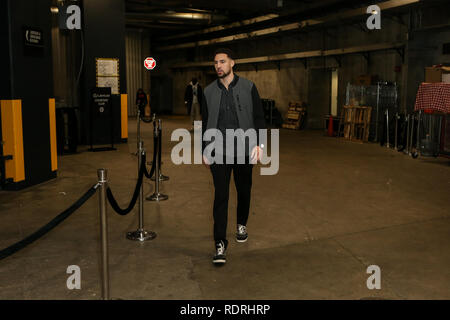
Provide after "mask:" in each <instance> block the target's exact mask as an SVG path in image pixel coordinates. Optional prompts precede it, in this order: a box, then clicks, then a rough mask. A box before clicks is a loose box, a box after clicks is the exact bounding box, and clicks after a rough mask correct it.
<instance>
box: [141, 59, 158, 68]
mask: <svg viewBox="0 0 450 320" xmlns="http://www.w3.org/2000/svg"><path fill="white" fill-rule="evenodd" d="M144 67H145V68H146V69H147V70H153V69H155V67H156V60H155V59H153V58H152V57H148V58H146V59H145V60H144Z"/></svg>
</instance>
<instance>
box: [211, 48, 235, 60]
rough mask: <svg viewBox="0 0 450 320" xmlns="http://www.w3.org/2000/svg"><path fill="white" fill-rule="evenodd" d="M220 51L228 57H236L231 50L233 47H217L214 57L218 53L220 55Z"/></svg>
mask: <svg viewBox="0 0 450 320" xmlns="http://www.w3.org/2000/svg"><path fill="white" fill-rule="evenodd" d="M219 53H225V54H226V55H227V56H228V58H230V59H233V57H234V54H233V51H231V49H228V48H219V49H217V50H216V51H215V52H214V57H215V56H216V55H218V54H219Z"/></svg>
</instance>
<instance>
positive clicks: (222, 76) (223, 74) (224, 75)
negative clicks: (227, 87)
mask: <svg viewBox="0 0 450 320" xmlns="http://www.w3.org/2000/svg"><path fill="white" fill-rule="evenodd" d="M230 73H231V70H230V71H228V73H226V72H222V75H221V76H219V74H218V73H217V76H218V77H219V78H221V79H223V78H225V77H226V76H228V75H229V74H230Z"/></svg>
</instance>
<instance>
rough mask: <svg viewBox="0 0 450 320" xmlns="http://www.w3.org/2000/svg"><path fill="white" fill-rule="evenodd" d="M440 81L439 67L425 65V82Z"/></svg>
mask: <svg viewBox="0 0 450 320" xmlns="http://www.w3.org/2000/svg"><path fill="white" fill-rule="evenodd" d="M441 81H442V70H441V68H433V67H426V68H425V82H429V83H435V82H441Z"/></svg>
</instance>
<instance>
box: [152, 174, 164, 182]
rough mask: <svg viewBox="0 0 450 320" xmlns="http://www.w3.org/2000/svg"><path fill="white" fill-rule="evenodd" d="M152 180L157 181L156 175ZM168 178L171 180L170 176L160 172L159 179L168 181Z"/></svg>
mask: <svg viewBox="0 0 450 320" xmlns="http://www.w3.org/2000/svg"><path fill="white" fill-rule="evenodd" d="M150 180H152V181H155V177H154V176H153V177H151V178H150ZM167 180H169V177H168V176H165V175H163V174H159V181H167Z"/></svg>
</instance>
